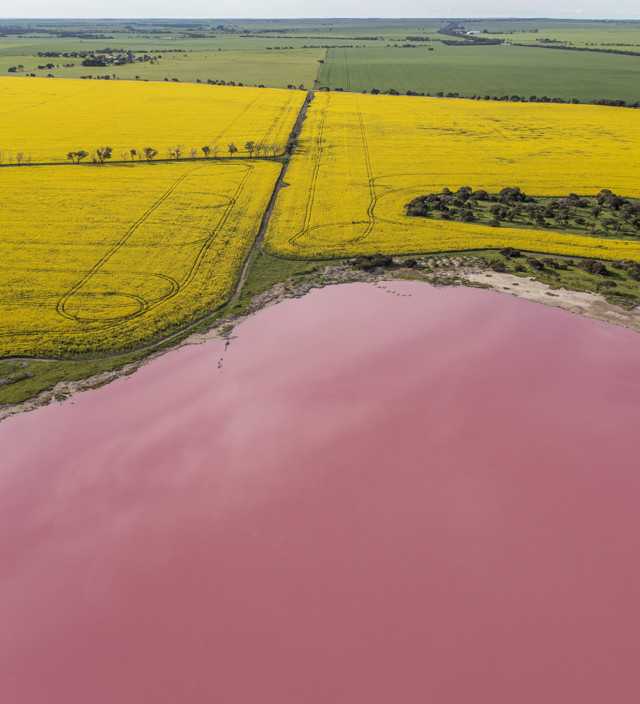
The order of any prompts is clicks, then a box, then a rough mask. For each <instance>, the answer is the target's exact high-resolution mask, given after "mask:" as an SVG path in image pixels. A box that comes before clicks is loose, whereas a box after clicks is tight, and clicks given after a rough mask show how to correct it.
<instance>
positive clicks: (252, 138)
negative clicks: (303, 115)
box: [0, 78, 306, 167]
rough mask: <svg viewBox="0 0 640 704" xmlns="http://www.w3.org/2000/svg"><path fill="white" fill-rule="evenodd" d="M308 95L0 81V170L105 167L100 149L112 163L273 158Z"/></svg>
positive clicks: (146, 85) (154, 85)
mask: <svg viewBox="0 0 640 704" xmlns="http://www.w3.org/2000/svg"><path fill="white" fill-rule="evenodd" d="M305 95H306V94H305V93H304V92H303V91H297V90H296V91H287V90H262V89H258V88H229V87H223V86H198V85H175V86H166V85H162V84H159V83H140V84H136V83H131V82H122V83H97V82H79V81H71V80H56V81H47V80H43V79H42V80H41V79H28V78H0V167H2V166H3V165H4V166H6V165H8V164H10V163H12V164H17V163H20V162H22V163H27V162H28V163H31V164H34V163H63V162H68V163H71V162H72V161H73V162H78V161H81V162H82V163H86V162H91V161H95V162H97V163H102V162H104V161H105V159H104V153H105V149H108V152H107V153H108V156H107V160H109V161H111V162H114V161H123V162H124V161H127V162H131V161H148V160H158V159H173V160H185V159H195V158H197V159H205V158H210V159H214V158H218V159H222V158H229V157H236V158H245V157H247V156H256V155H257V154H256V150H255V149H254V150H253V151H250V150H249V149H248V148H247V146H246V145H247V144H248V143H251V144H252V145H253V146H254V147H256V146H259V147H260V152H259V153H260V154H261V155H273V154H274V153H276V154H278V153H282V151H283V150H284V148H285V145H286V143H287V140H288V137H289V132H290V131H291V128H292V125H293V123H294V122H295V120H296V117H297V116H298V113H299V111H300V108H301V107H302V104H303V103H304V99H305ZM203 147H204V148H206V149H207V150H208V151H203ZM148 150H150V151H148ZM79 154H81V155H80V156H78V155H79ZM18 155H20V157H18ZM18 158H20V162H19V161H18Z"/></svg>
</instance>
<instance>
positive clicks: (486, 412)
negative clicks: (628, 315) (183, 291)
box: [0, 282, 640, 704]
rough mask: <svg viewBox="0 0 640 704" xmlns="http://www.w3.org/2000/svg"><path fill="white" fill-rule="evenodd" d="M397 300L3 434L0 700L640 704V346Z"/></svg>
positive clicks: (302, 304)
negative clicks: (639, 447)
mask: <svg viewBox="0 0 640 704" xmlns="http://www.w3.org/2000/svg"><path fill="white" fill-rule="evenodd" d="M387 288H388V289H389V290H384V289H382V288H378V287H375V286H372V285H365V284H351V285H348V286H336V287H329V288H325V289H323V290H319V291H313V292H312V293H311V294H310V295H308V296H306V297H305V298H303V299H299V300H288V301H285V302H283V303H281V304H279V305H277V306H275V307H273V308H270V309H267V310H265V311H262V312H261V313H260V314H258V315H256V316H255V317H253V318H251V319H250V320H248V321H246V322H245V323H243V324H242V325H240V326H238V328H237V329H236V331H235V334H236V338H234V339H233V340H232V341H231V343H230V345H229V346H228V349H226V350H225V349H224V347H225V346H224V343H223V342H218V341H213V342H209V343H207V344H204V345H200V346H193V347H185V348H182V349H180V350H178V351H176V352H172V353H170V354H167V355H166V356H164V357H162V358H160V359H158V360H156V361H154V362H152V363H150V364H149V365H147V366H145V367H144V368H142V369H141V370H140V371H138V372H137V373H136V374H134V375H133V376H131V377H128V378H125V379H120V380H118V381H116V382H114V383H112V384H110V385H109V386H107V387H105V388H102V389H99V390H95V391H89V392H86V393H83V394H80V395H78V396H76V397H75V398H74V399H72V400H71V401H67V402H65V403H63V404H55V405H53V406H50V407H47V408H42V409H39V410H37V411H34V412H31V413H28V414H25V415H22V416H15V417H13V418H10V419H8V420H6V421H4V422H3V423H0V574H1V575H2V579H1V580H0V692H2V693H1V694H0V701H2V702H3V704H147V703H148V704H176V703H180V704H205V703H207V704H210V703H212V702H216V703H218V702H219V703H220V704H343V703H344V704H360V703H362V704H390V703H395V702H398V703H402V704H405V703H407V704H413V703H414V702H430V703H435V704H440V703H442V704H591V703H593V704H596V703H597V704H602V703H603V702H606V703H607V704H622V703H624V704H634V703H635V702H637V701H640V666H639V663H640V598H639V595H640V461H639V460H638V457H639V454H640V453H639V451H638V433H639V430H638V428H639V425H638V421H639V419H640V335H638V334H635V333H632V332H629V331H627V330H624V329H620V328H615V327H612V326H609V325H606V324H604V323H599V322H595V321H591V320H587V319H583V318H580V317H578V316H575V315H572V314H569V313H566V312H563V311H559V310H556V309H552V308H546V307H543V306H539V305H535V304H532V303H527V302H524V301H521V300H517V299H514V298H509V297H506V296H501V295H499V294H496V293H492V292H488V291H480V290H472V289H464V288H447V289H435V288H431V287H429V286H427V285H426V284H420V283H409V282H407V283H392V284H388V285H387ZM391 290H393V291H396V292H397V294H393V293H391V292H390V291H391ZM399 294H402V295H399Z"/></svg>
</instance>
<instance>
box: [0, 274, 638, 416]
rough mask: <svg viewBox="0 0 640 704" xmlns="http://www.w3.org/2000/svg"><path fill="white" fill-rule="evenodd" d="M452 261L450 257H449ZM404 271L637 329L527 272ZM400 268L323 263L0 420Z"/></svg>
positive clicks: (593, 300)
mask: <svg viewBox="0 0 640 704" xmlns="http://www.w3.org/2000/svg"><path fill="white" fill-rule="evenodd" d="M452 263H453V262H452ZM400 272H404V274H405V275H406V274H411V276H412V278H413V277H415V278H416V279H420V278H422V279H423V280H424V281H425V282H427V283H430V284H433V285H443V284H451V283H452V277H456V278H457V281H456V283H457V284H458V285H464V281H465V280H466V281H469V282H472V283H475V284H482V285H483V286H485V287H488V288H490V289H492V290H494V291H498V292H500V293H505V294H508V295H511V296H517V297H518V298H524V299H526V300H528V301H533V302H535V303H542V304H544V305H547V306H555V307H556V308H563V309H564V310H567V311H571V312H572V313H577V314H579V315H584V316H585V317H587V318H594V319H596V320H601V321H604V322H606V323H611V324H613V325H619V326H622V327H625V328H629V329H630V330H634V331H636V332H640V308H638V309H635V310H631V311H626V310H623V309H622V308H618V307H617V306H614V305H612V304H611V303H609V302H608V301H607V300H606V299H605V298H604V297H603V296H601V295H599V294H597V293H589V292H579V291H568V290H566V289H564V288H560V289H555V290H552V289H551V288H550V287H549V286H547V285H546V284H544V283H541V282H539V281H534V280H533V279H531V278H524V277H519V276H514V275H512V274H502V273H498V272H487V271H484V270H482V269H480V268H469V267H458V266H456V267H454V268H453V269H448V270H441V271H435V272H434V271H432V270H431V269H418V270H409V269H406V270H400ZM398 273H399V272H398V270H395V271H391V272H389V271H383V272H379V273H371V272H364V271H359V270H357V269H354V268H352V267H350V266H348V265H343V266H335V267H327V269H325V271H324V272H322V273H321V274H318V275H316V276H315V277H314V278H311V279H304V280H301V281H297V282H295V283H294V282H291V281H290V282H287V283H280V284H276V285H275V286H273V287H272V288H271V289H269V290H268V291H265V292H263V293H260V294H258V295H257V296H255V297H254V298H253V300H252V302H251V305H250V307H249V308H248V309H247V310H246V311H245V312H244V313H242V314H238V315H231V316H228V317H225V318H221V319H219V320H217V321H216V322H215V323H214V324H212V326H211V327H210V328H209V329H208V330H207V331H206V332H197V333H193V334H192V335H189V336H188V337H186V338H184V339H183V340H181V341H180V342H177V343H176V344H175V345H174V346H172V347H167V348H165V349H163V350H161V351H159V352H153V353H151V354H149V356H148V357H146V358H145V359H144V360H142V361H140V362H135V363H133V364H127V365H125V366H123V367H121V368H120V369H116V370H113V371H108V372H102V373H100V374H96V375H94V376H91V377H88V378H86V379H81V380H78V381H60V382H58V383H57V384H56V385H55V386H54V387H52V388H50V389H46V390H44V391H42V392H40V393H39V394H38V395H37V396H35V397H34V398H31V399H28V400H27V401H23V402H22V403H17V404H8V405H4V406H0V421H2V420H4V419H5V418H8V417H9V416H12V415H15V414H16V413H24V412H27V411H31V410H33V409H35V408H38V407H39V406H46V405H48V404H50V403H53V402H61V401H64V400H66V399H68V398H70V397H71V396H73V395H74V394H77V393H79V392H80V391H86V390H88V389H94V388H97V387H99V386H104V385H105V384H108V383H109V382H111V381H113V380H114V379H117V378H119V377H121V376H126V375H128V374H132V373H133V372H135V371H136V369H138V368H139V367H141V366H142V365H143V364H147V363H148V362H151V361H152V360H153V359H156V358H157V357H159V356H160V355H164V354H167V353H168V352H171V351H172V350H174V349H177V348H179V347H182V346H184V345H198V344H202V343H203V342H206V341H207V340H212V339H228V338H229V336H230V335H231V334H232V331H233V328H234V326H236V325H237V324H238V323H241V322H242V321H243V320H245V319H246V318H248V317H249V316H251V315H253V314H254V313H257V312H258V311H260V310H262V309H263V308H266V307H268V306H271V305H275V304H276V303H278V302H280V301H282V300H283V299H285V298H298V297H300V296H303V295H305V294H306V293H308V292H309V291H310V290H311V289H313V288H322V287H324V286H330V285H335V284H341V283H351V282H368V283H375V282H379V281H393V280H394V279H398V278H400V277H399V276H398V275H397V274H398Z"/></svg>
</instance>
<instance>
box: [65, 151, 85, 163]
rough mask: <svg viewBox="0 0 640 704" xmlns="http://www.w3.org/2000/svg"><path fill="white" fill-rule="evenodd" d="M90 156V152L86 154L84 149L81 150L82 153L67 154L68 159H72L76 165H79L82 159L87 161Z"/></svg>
mask: <svg viewBox="0 0 640 704" xmlns="http://www.w3.org/2000/svg"><path fill="white" fill-rule="evenodd" d="M88 156H89V152H85V151H84V149H81V150H80V151H77V152H69V153H68V154H67V159H71V161H72V162H73V163H75V164H79V163H80V162H81V161H82V159H86V158H87V157H88Z"/></svg>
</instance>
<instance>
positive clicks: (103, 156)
mask: <svg viewBox="0 0 640 704" xmlns="http://www.w3.org/2000/svg"><path fill="white" fill-rule="evenodd" d="M95 151H96V156H97V158H98V161H99V162H100V163H101V164H104V162H105V161H106V160H107V159H111V152H112V149H111V147H98V149H96V150H95Z"/></svg>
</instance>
